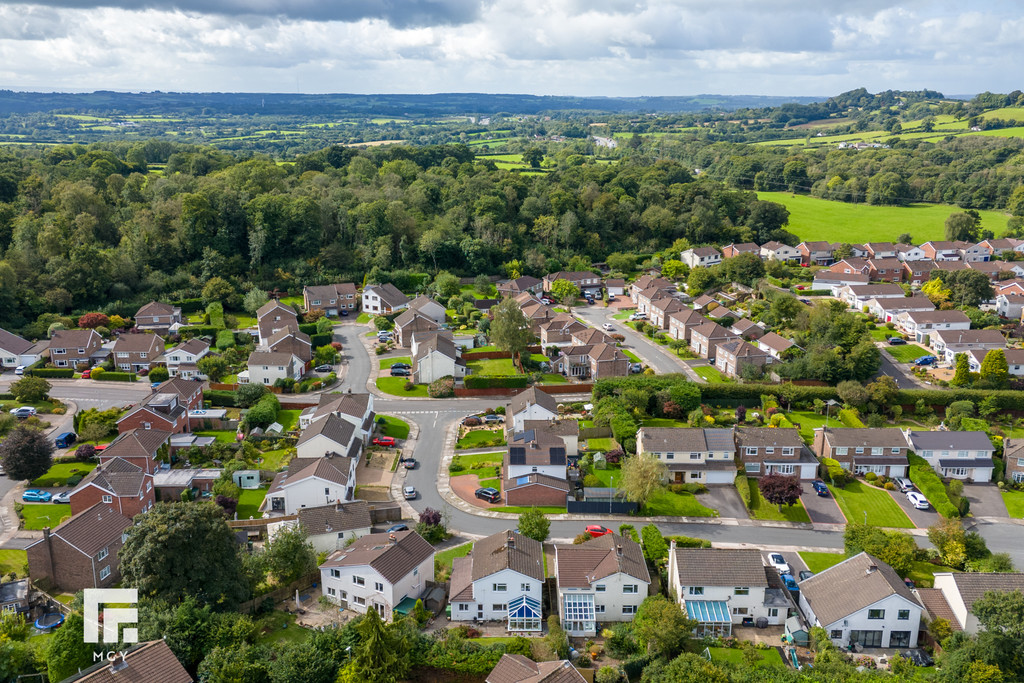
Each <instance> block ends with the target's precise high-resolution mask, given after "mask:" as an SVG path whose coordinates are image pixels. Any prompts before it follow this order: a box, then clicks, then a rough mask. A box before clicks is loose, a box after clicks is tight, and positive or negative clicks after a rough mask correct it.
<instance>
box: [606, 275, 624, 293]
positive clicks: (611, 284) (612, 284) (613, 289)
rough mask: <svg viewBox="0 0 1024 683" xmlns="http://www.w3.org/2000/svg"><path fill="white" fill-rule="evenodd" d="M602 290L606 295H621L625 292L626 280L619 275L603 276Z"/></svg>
mask: <svg viewBox="0 0 1024 683" xmlns="http://www.w3.org/2000/svg"><path fill="white" fill-rule="evenodd" d="M604 291H605V292H607V293H608V296H622V295H624V294H625V293H626V281H625V280H623V279H622V278H620V277H611V278H605V281H604Z"/></svg>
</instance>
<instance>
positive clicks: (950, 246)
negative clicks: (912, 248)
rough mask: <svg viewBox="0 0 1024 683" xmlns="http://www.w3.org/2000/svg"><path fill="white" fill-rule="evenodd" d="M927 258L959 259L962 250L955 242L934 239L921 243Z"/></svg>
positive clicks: (941, 259) (939, 259)
mask: <svg viewBox="0 0 1024 683" xmlns="http://www.w3.org/2000/svg"><path fill="white" fill-rule="evenodd" d="M921 251H923V252H924V255H925V258H927V259H930V260H932V261H959V260H960V250H959V248H958V247H957V245H956V243H955V242H944V241H942V240H933V241H931V242H925V243H924V244H922V245H921Z"/></svg>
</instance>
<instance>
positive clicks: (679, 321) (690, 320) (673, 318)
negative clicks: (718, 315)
mask: <svg viewBox="0 0 1024 683" xmlns="http://www.w3.org/2000/svg"><path fill="white" fill-rule="evenodd" d="M707 322H711V321H710V320H708V319H707V318H705V317H704V316H703V315H701V314H700V313H699V312H697V311H695V310H693V309H689V308H684V309H683V310H681V311H677V312H675V313H669V314H668V336H670V337H672V338H673V339H682V340H684V341H690V334H691V333H692V332H693V328H695V327H698V326H700V325H703V324H704V323H707Z"/></svg>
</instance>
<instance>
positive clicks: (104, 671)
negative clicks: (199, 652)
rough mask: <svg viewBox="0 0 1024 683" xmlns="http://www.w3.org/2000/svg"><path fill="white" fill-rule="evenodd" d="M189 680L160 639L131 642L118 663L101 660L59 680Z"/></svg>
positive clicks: (79, 682)
mask: <svg viewBox="0 0 1024 683" xmlns="http://www.w3.org/2000/svg"><path fill="white" fill-rule="evenodd" d="M154 681H159V682H160V683H192V677H191V676H189V674H188V671H186V670H185V667H183V666H182V665H181V662H179V661H178V659H177V657H175V656H174V653H173V652H172V651H171V648H170V646H169V645H167V643H166V642H164V641H163V640H152V641H149V642H147V643H140V644H138V645H133V646H132V647H131V648H130V649H128V650H127V654H126V655H125V657H124V661H123V662H121V663H120V664H119V665H116V666H115V664H114V663H113V662H108V661H106V660H103V661H102V662H101V663H99V664H96V665H95V666H91V667H89V668H88V669H86V670H85V671H82V672H81V673H77V674H75V675H73V676H71V677H70V678H65V679H64V680H63V681H61V683H151V682H154Z"/></svg>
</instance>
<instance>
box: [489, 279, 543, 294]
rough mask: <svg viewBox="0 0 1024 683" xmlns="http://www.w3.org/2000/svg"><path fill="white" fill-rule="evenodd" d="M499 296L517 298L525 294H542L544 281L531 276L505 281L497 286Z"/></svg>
mask: <svg viewBox="0 0 1024 683" xmlns="http://www.w3.org/2000/svg"><path fill="white" fill-rule="evenodd" d="M497 289H498V296H516V295H518V294H522V293H523V292H532V293H534V294H540V293H541V292H542V291H544V281H543V280H538V279H537V278H535V277H533V276H530V275H523V276H522V277H517V278H516V279H514V280H505V281H504V282H499V283H498V285H497Z"/></svg>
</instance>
